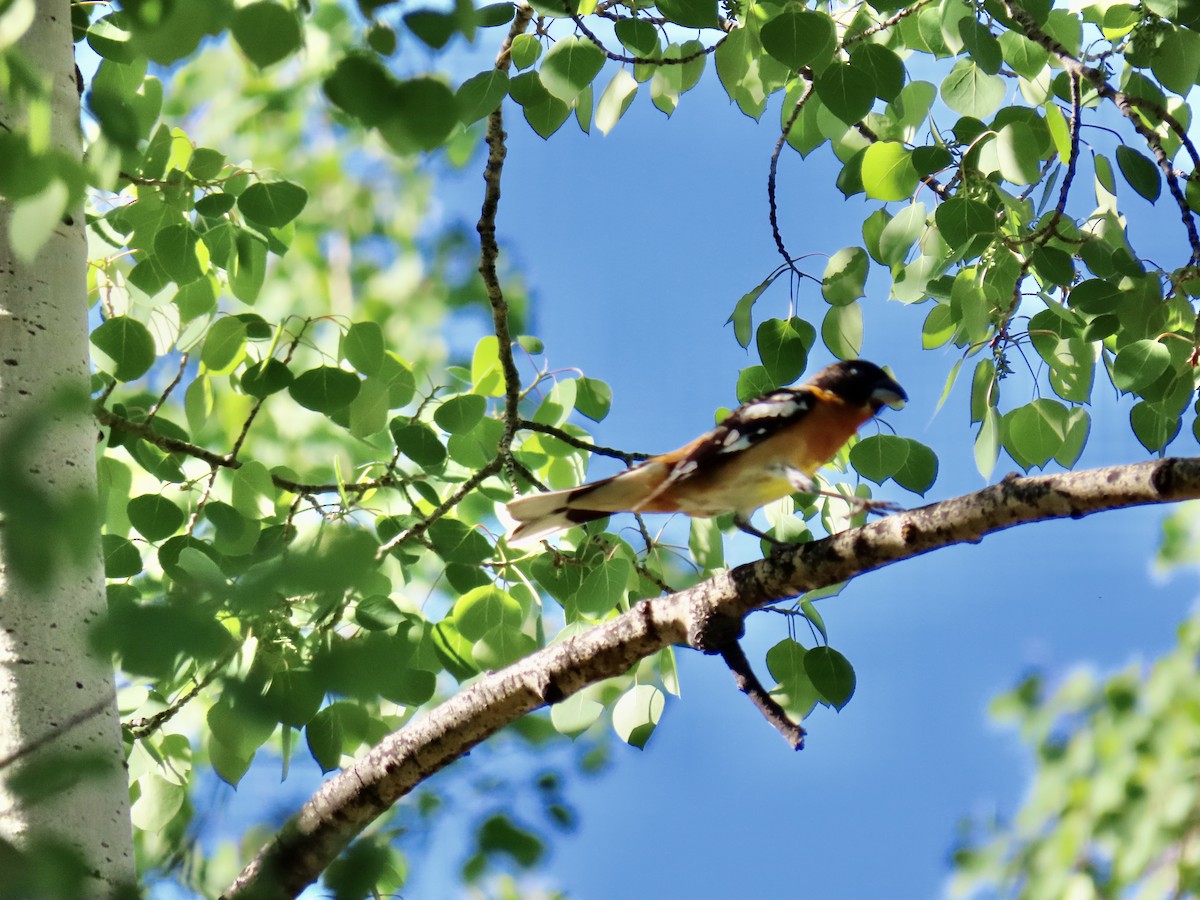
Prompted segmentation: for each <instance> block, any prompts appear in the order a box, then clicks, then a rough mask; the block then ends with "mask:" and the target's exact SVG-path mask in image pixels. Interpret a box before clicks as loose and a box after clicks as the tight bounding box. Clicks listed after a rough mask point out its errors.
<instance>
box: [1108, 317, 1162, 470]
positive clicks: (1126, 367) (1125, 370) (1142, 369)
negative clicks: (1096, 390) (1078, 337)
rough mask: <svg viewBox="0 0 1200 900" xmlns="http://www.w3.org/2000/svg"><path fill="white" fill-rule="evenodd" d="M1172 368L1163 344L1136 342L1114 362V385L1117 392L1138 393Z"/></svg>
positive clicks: (1127, 347)
mask: <svg viewBox="0 0 1200 900" xmlns="http://www.w3.org/2000/svg"><path fill="white" fill-rule="evenodd" d="M1170 366H1171V352H1170V351H1169V350H1168V349H1167V348H1166V347H1165V346H1164V345H1163V344H1161V343H1159V342H1158V341H1154V340H1141V341H1134V342H1133V343H1132V344H1127V345H1126V346H1124V347H1123V348H1121V351H1120V352H1119V353H1118V354H1117V358H1116V359H1115V360H1113V366H1112V379H1113V384H1114V385H1116V387H1117V390H1120V391H1125V392H1130V393H1137V392H1138V391H1140V390H1142V389H1143V388H1145V387H1147V386H1148V385H1150V384H1151V383H1152V382H1154V381H1155V380H1156V379H1157V378H1158V377H1159V376H1160V375H1162V374H1163V373H1164V372H1165V371H1167V369H1168V368H1170ZM1156 449H1157V448H1156Z"/></svg>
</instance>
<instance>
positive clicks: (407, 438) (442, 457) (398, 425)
mask: <svg viewBox="0 0 1200 900" xmlns="http://www.w3.org/2000/svg"><path fill="white" fill-rule="evenodd" d="M390 429H391V432H392V440H394V441H395V442H396V449H397V450H399V451H400V452H401V453H403V454H404V455H405V456H407V457H408V458H409V459H411V460H412V461H413V462H415V463H416V464H417V465H418V466H420V467H421V468H423V469H428V470H435V471H436V470H438V469H440V468H441V466H442V463H444V462H445V461H446V448H445V447H444V446H442V442H441V441H439V440H438V438H437V435H436V434H434V432H433V429H432V428H430V427H429V426H428V425H424V424H421V423H419V422H414V423H412V424H407V423H405V422H404V420H403V419H399V418H397V419H393V420H392V421H391V423H390Z"/></svg>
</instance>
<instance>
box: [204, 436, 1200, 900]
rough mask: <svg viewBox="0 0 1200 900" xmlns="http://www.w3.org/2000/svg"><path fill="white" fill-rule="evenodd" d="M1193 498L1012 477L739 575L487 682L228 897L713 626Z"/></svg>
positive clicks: (351, 781) (307, 878) (386, 752)
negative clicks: (902, 571)
mask: <svg viewBox="0 0 1200 900" xmlns="http://www.w3.org/2000/svg"><path fill="white" fill-rule="evenodd" d="M1192 498H1200V459H1165V460H1157V461H1154V462H1145V463H1138V464H1134V465H1129V466H1115V467H1111V468H1106V469H1092V470H1089V471H1084V472H1073V473H1066V474H1061V475H1044V476H1040V477H1037V478H1016V477H1013V478H1007V479H1005V480H1004V481H1002V482H1001V483H1000V484H997V485H993V486H992V487H988V488H985V489H984V490H982V491H979V492H977V493H974V494H967V495H965V496H962V497H957V498H955V499H953V500H946V501H943V502H940V503H934V504H931V505H930V506H925V507H922V508H920V509H914V510H910V511H908V512H904V513H899V514H896V515H892V516H888V517H887V518H885V519H882V520H880V521H877V522H873V523H871V524H869V525H864V526H863V527H861V528H855V529H852V530H850V531H844V532H842V533H840V534H836V535H834V536H832V537H829V538H825V539H824V540H820V541H813V542H812V543H809V544H803V545H800V546H797V547H795V548H794V549H789V550H787V551H785V552H780V553H777V554H774V555H772V557H771V558H769V559H764V560H760V561H758V562H755V563H751V564H749V565H744V566H740V567H738V568H736V569H733V570H732V571H730V572H726V573H724V574H721V575H719V576H717V577H715V578H712V579H710V580H708V581H706V582H703V583H701V584H698V585H696V586H694V587H692V588H689V589H688V590H686V591H680V592H679V593H675V594H670V595H667V596H664V597H658V598H655V599H653V600H643V601H642V602H640V603H638V604H637V605H636V606H634V607H633V609H631V610H630V611H629V612H627V613H624V614H623V615H621V616H618V617H617V618H615V619H612V620H611V621H608V622H605V623H603V624H602V625H597V626H596V627H595V628H592V629H591V630H589V631H587V632H584V633H583V634H579V635H577V636H575V637H573V638H570V639H568V640H565V641H561V642H559V643H555V644H552V645H550V646H548V647H546V648H545V649H543V650H540V651H538V652H537V653H534V654H532V655H531V656H528V657H526V658H525V659H523V660H521V661H520V662H518V663H515V664H513V665H511V666H509V667H507V668H505V669H502V670H500V671H498V672H493V673H491V674H489V675H485V676H483V677H481V678H479V679H478V680H477V681H475V682H474V683H472V684H471V685H470V686H469V687H467V688H465V689H464V690H462V691H461V692H460V693H458V694H457V695H455V696H454V697H452V698H450V699H449V700H447V701H446V702H444V703H442V704H441V705H439V706H437V707H435V708H434V709H432V710H430V712H429V713H428V714H427V715H425V716H424V717H422V718H420V719H418V720H416V721H414V722H412V723H410V724H409V725H407V726H406V727H404V728H402V729H400V730H399V731H397V732H395V733H393V734H391V735H389V736H388V737H387V738H385V739H384V740H383V741H381V742H380V743H379V744H377V745H376V746H375V747H374V748H373V749H372V750H371V751H370V752H369V753H368V754H367V755H366V756H365V757H363V758H362V759H361V760H359V761H358V762H357V763H355V764H354V765H352V766H350V767H348V768H346V769H345V770H343V771H342V772H341V773H340V774H339V775H337V776H336V777H334V778H331V779H330V780H329V781H327V782H325V784H324V785H323V786H322V787H321V789H320V790H319V791H318V792H317V793H316V794H315V795H314V796H313V797H312V799H310V800H309V801H308V802H307V803H306V804H305V805H304V807H303V808H302V809H301V810H300V811H299V812H298V813H297V814H296V815H295V816H294V817H293V818H292V819H291V820H290V821H289V822H288V823H287V824H286V825H285V826H284V827H283V829H282V830H281V831H280V833H279V834H278V835H276V837H275V838H274V839H272V840H271V841H270V842H269V843H268V844H267V845H266V846H265V847H263V848H262V850H260V851H259V853H258V855H257V856H256V857H255V858H254V860H253V861H251V863H250V864H249V865H248V866H247V867H246V869H245V870H244V871H243V872H242V874H241V875H239V876H238V878H237V880H236V881H235V882H234V884H233V885H231V886H230V888H229V890H228V892H227V893H226V894H225V896H226V897H228V898H231V900H232V898H244V897H250V896H253V897H256V898H263V897H266V898H284V897H294V896H296V894H298V893H299V892H300V891H301V890H303V889H304V888H305V887H306V886H307V885H309V884H311V883H312V882H313V881H315V880H316V879H317V877H318V876H319V875H320V874H321V872H322V871H323V870H324V869H325V868H326V866H328V865H329V864H330V863H331V862H332V861H333V860H334V858H336V857H337V855H338V854H339V853H341V851H342V850H343V849H344V848H345V847H346V846H347V845H348V844H349V843H350V842H351V841H352V840H353V839H354V838H355V837H356V836H357V835H358V834H359V833H360V832H361V831H362V830H363V829H364V828H366V827H367V826H368V825H369V824H370V823H371V822H373V821H374V820H375V819H376V818H378V817H379V816H380V815H382V814H383V813H384V812H386V811H387V810H388V809H389V808H390V807H391V806H392V804H394V803H395V802H396V801H397V800H399V799H400V798H401V797H403V796H404V795H405V794H407V793H409V792H410V791H412V790H413V788H414V787H416V786H417V785H418V784H420V783H421V782H422V781H424V780H425V779H426V778H428V777H429V776H430V775H432V774H434V773H435V772H437V771H439V770H440V769H443V768H445V767H446V766H447V765H449V764H450V763H452V762H453V761H454V760H456V759H458V758H459V757H461V756H463V755H464V754H466V753H467V752H468V751H469V750H470V749H471V748H472V747H475V746H476V745H478V744H479V743H481V742H482V741H484V740H486V739H487V738H489V737H491V736H492V735H493V734H495V733H496V732H498V731H500V730H501V729H502V728H505V727H507V726H508V725H511V724H512V723H513V722H515V721H516V720H517V719H519V718H520V717H521V716H524V715H526V714H527V713H529V712H532V711H533V710H535V709H538V708H539V707H542V706H546V705H548V704H551V703H557V702H559V701H561V700H564V699H565V698H567V697H569V696H571V695H572V694H574V693H575V692H577V691H579V690H581V689H582V688H584V687H585V686H587V685H589V684H594V683H595V682H597V681H601V680H603V679H605V678H611V677H614V676H617V675H621V674H623V673H624V672H626V671H628V670H629V668H630V667H631V666H633V665H634V664H635V663H637V662H638V661H639V660H641V659H644V658H646V657H647V656H650V655H651V654H653V653H657V652H658V651H659V650H661V649H662V648H664V647H667V646H669V645H671V644H687V645H689V646H693V647H704V646H710V647H711V646H719V642H717V643H715V644H714V642H713V641H712V640H711V639H709V637H707V636H706V629H708V628H709V627H710V626H711V624H712V623H713V622H717V621H721V620H725V621H727V620H728V619H729V618H730V617H738V616H745V615H746V614H747V613H749V612H751V611H752V610H754V609H757V608H759V607H761V606H764V605H766V604H768V603H774V602H778V601H780V600H782V599H785V598H787V597H792V596H796V595H798V594H801V593H804V592H805V591H810V590H814V589H816V588H820V587H824V586H826V585H830V584H835V583H837V582H840V581H846V580H847V579H849V578H852V577H854V576H856V575H861V574H863V573H865V572H870V571H873V570H875V569H879V568H881V567H883V566H886V565H889V564H891V563H894V562H899V561H900V560H904V559H911V558H912V557H915V556H920V555H922V554H925V553H929V552H930V551H933V550H937V549H940V548H942V547H948V546H951V545H954V544H961V543H974V542H977V541H979V540H981V539H982V538H983V537H984V536H986V535H988V534H991V533H992V532H995V531H1001V530H1004V529H1007V528H1012V527H1014V526H1017V525H1023V524H1028V523H1031V522H1038V521H1044V520H1047V519H1060V518H1079V517H1082V516H1086V515H1090V514H1092V513H1096V512H1101V511H1103V510H1110V509H1119V508H1124V507H1130V506H1140V505H1146V504H1157V503H1169V502H1172V501H1176V500H1185V499H1192Z"/></svg>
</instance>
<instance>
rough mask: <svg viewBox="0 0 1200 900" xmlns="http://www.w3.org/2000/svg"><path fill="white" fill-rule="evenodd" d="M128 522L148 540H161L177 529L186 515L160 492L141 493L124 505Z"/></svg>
mask: <svg viewBox="0 0 1200 900" xmlns="http://www.w3.org/2000/svg"><path fill="white" fill-rule="evenodd" d="M126 512H127V514H128V515H129V523H130V524H131V525H133V527H134V528H136V529H137V531H138V534H140V535H141V536H142V537H144V538H145V539H146V540H148V541H161V540H162V539H163V538H168V537H170V536H171V535H173V534H174V533H175V532H176V531H178V530H179V527H180V526H181V525H183V523H184V520H185V519H186V516H185V515H184V512H183V510H181V509H180V508H179V507H178V506H176V505H175V504H174V503H172V502H171V501H170V500H168V499H167V498H166V497H163V496H162V495H161V494H142V495H140V496H138V497H134V498H133V499H132V500H130V501H129V504H128V506H127V507H126Z"/></svg>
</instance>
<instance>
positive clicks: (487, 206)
mask: <svg viewBox="0 0 1200 900" xmlns="http://www.w3.org/2000/svg"><path fill="white" fill-rule="evenodd" d="M532 18H533V9H532V7H530V5H529V4H528V3H525V2H521V3H518V4H517V11H516V15H515V16H514V17H513V21H512V25H511V26H510V27H509V29H508V36H507V37H506V38H505V39H504V43H503V44H502V45H501V47H500V52H499V54H497V56H496V69H497V70H498V71H501V72H507V71H508V69H509V67H510V66H511V65H512V43H513V40H514V39H515V38H516V37H517V35H520V34H524V33H525V29H526V28H528V27H529V22H530V21H531V20H532ZM502 110H503V105H500V106H497V107H496V108H495V110H493V111H492V113H491V115H489V116H488V124H487V136H486V141H487V146H488V158H487V165H486V167H485V168H484V171H483V180H484V183H485V185H486V187H485V189H484V194H483V209H482V210H481V211H480V213H479V223H478V224H477V225H476V226H475V228H476V230H477V231H478V232H479V274H480V275H481V276H482V278H483V285H484V288H485V289H486V291H487V298H488V304H489V305H490V306H491V309H492V328H493V330H494V332H495V334H496V341H497V344H498V348H497V350H498V353H499V356H500V368H501V370H502V371H503V373H504V433H503V435H502V436H501V438H500V457H499V458H500V459H502V460H504V461H506V462H508V461H510V460H511V459H512V451H511V448H512V442H513V437H514V435H515V434H516V431H517V419H518V418H519V412H518V409H517V407H518V404H519V403H520V400H521V376H520V375H519V374H518V373H517V364H516V361H515V360H514V359H513V352H512V335H511V334H510V333H509V328H508V302H507V301H506V300H505V299H504V291H503V289H502V288H501V287H500V275H499V273H498V272H497V269H496V260H497V259H498V258H499V256H500V245H499V244H498V243H497V242H496V213H497V211H498V210H499V208H500V175H501V173H502V172H503V171H504V157H505V156H506V155H507V152H508V151H507V149H506V147H505V143H504V140H505V137H506V135H505V134H504V114H503V112H502ZM506 468H507V469H508V472H507V473H506V474H507V475H508V476H509V480H510V481H515V476H516V472H515V471H514V470H513V467H512V465H511V464H510V465H507V466H506ZM481 480H482V479H481Z"/></svg>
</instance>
